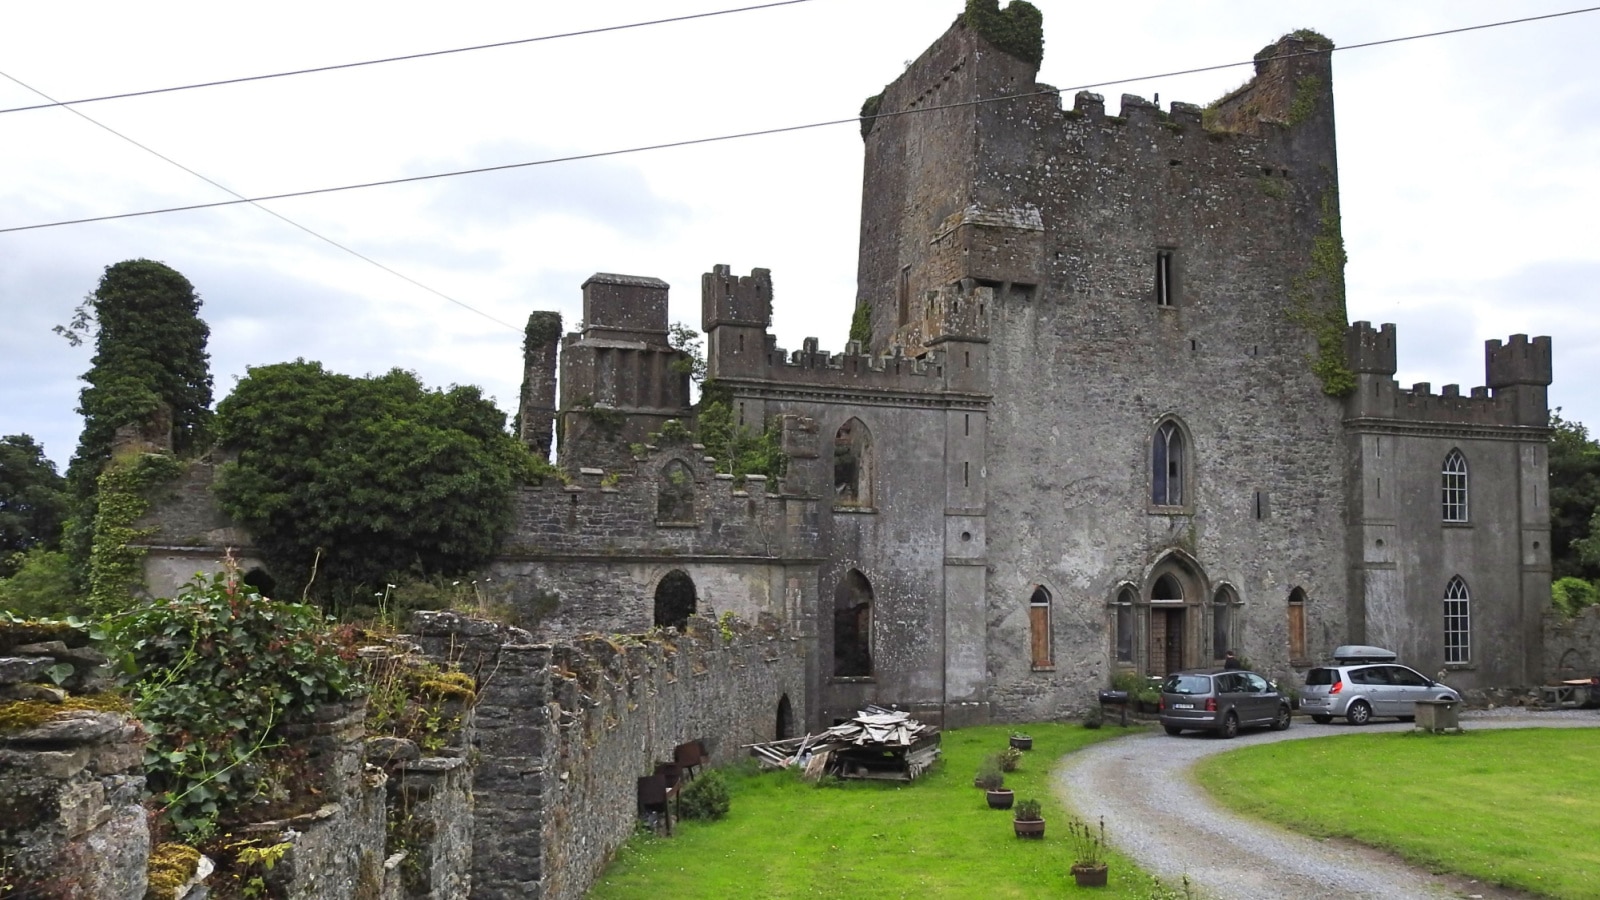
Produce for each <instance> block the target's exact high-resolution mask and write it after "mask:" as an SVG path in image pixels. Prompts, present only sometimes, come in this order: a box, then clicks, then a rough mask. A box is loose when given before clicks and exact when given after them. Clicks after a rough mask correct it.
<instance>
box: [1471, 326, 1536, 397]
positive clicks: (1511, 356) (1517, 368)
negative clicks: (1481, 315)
mask: <svg viewBox="0 0 1600 900" xmlns="http://www.w3.org/2000/svg"><path fill="white" fill-rule="evenodd" d="M1483 368H1484V377H1485V379H1486V380H1487V381H1488V384H1489V387H1492V388H1503V387H1511V386H1512V385H1518V384H1528V385H1546V386H1548V385H1549V384H1550V382H1551V380H1552V378H1551V366H1550V338H1549V337H1548V336H1544V337H1536V338H1533V339H1532V340H1529V339H1528V336H1527V335H1525V334H1513V335H1512V336H1511V340H1509V341H1507V342H1506V343H1504V344H1502V343H1501V342H1499V341H1497V340H1494V341H1486V342H1485V343H1484V347H1483Z"/></svg>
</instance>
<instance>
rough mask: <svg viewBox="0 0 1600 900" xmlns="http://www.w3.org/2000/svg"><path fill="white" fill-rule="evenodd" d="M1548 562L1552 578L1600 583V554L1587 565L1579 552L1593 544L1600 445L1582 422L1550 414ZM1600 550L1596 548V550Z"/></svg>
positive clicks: (1598, 503) (1599, 485)
mask: <svg viewBox="0 0 1600 900" xmlns="http://www.w3.org/2000/svg"><path fill="white" fill-rule="evenodd" d="M1550 425H1551V427H1552V428H1553V429H1554V433H1553V434H1552V436H1551V439H1550V562H1551V566H1552V569H1553V572H1552V574H1553V575H1554V577H1555V578H1557V579H1560V578H1567V577H1576V578H1585V579H1588V580H1590V581H1594V580H1596V579H1597V578H1600V553H1594V552H1593V551H1591V553H1590V556H1591V558H1590V559H1588V560H1585V559H1584V558H1583V554H1582V553H1581V552H1580V550H1581V548H1583V547H1586V546H1588V545H1590V544H1594V543H1596V541H1595V539H1594V537H1593V535H1594V534H1595V533H1594V532H1593V531H1592V530H1591V529H1592V528H1593V527H1594V526H1593V524H1592V522H1591V520H1592V519H1594V517H1595V513H1596V512H1597V511H1600V443H1596V442H1595V441H1593V440H1591V439H1590V437H1589V429H1588V428H1586V427H1584V425H1583V424H1582V423H1581V422H1572V421H1568V420H1566V419H1563V418H1562V417H1561V411H1560V410H1559V409H1557V410H1556V411H1555V412H1553V413H1551V414H1550ZM1596 549H1600V548H1596Z"/></svg>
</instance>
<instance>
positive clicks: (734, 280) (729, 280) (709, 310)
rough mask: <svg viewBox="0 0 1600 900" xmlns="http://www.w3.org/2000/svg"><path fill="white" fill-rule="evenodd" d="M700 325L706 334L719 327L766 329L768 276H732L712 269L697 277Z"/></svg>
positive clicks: (762, 271) (769, 311)
mask: <svg viewBox="0 0 1600 900" xmlns="http://www.w3.org/2000/svg"><path fill="white" fill-rule="evenodd" d="M700 322H701V327H702V328H704V329H705V330H707V331H710V330H711V329H713V328H715V327H717V326H719V325H742V326H745V327H748V328H767V327H769V326H770V325H772V272H771V270H769V269H751V270H750V274H749V275H737V276H736V275H733V274H731V270H730V269H729V267H728V266H725V265H720V264H719V265H715V266H712V267H711V271H709V272H707V273H705V274H704V275H701V276H700Z"/></svg>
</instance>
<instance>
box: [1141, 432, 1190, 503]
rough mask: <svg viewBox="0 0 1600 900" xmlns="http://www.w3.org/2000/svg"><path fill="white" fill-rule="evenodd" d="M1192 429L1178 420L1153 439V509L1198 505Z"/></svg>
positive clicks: (1151, 438)
mask: <svg viewBox="0 0 1600 900" xmlns="http://www.w3.org/2000/svg"><path fill="white" fill-rule="evenodd" d="M1192 457H1193V453H1192V442H1191V441H1190V440H1189V432H1188V429H1186V428H1184V426H1183V423H1182V422H1181V421H1179V420H1178V419H1177V418H1176V417H1174V416H1167V417H1165V418H1163V419H1162V420H1161V421H1159V422H1157V423H1156V427H1155V430H1154V431H1153V432H1152V433H1151V435H1150V452H1149V461H1150V470H1149V471H1150V505H1151V506H1161V507H1184V506H1190V505H1192V504H1193V502H1194V478H1193V472H1194V465H1193V459H1192Z"/></svg>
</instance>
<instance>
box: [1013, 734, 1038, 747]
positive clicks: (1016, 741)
mask: <svg viewBox="0 0 1600 900" xmlns="http://www.w3.org/2000/svg"><path fill="white" fill-rule="evenodd" d="M1011 749H1013V750H1032V749H1033V736H1032V735H1026V734H1023V733H1022V732H1020V731H1017V732H1012V734H1011Z"/></svg>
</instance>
